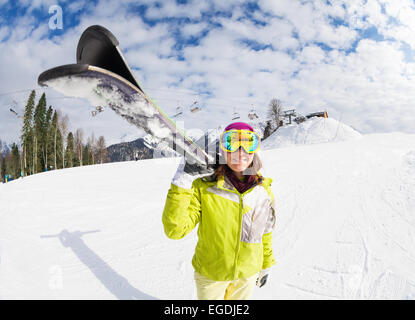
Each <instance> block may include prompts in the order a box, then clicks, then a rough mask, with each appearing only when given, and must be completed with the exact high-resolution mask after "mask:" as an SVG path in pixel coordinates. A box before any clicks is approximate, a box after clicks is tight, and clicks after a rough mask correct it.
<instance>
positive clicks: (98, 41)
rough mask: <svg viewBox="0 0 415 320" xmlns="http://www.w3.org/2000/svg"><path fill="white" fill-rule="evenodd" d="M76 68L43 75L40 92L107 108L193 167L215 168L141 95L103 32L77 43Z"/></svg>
mask: <svg viewBox="0 0 415 320" xmlns="http://www.w3.org/2000/svg"><path fill="white" fill-rule="evenodd" d="M76 61H77V63H76V64H68V65H63V66H59V67H55V68H52V69H49V70H46V71H44V72H43V73H42V74H40V76H39V78H38V83H39V85H41V86H47V87H50V88H53V89H54V90H56V91H58V92H60V93H62V94H64V95H67V96H73V97H78V98H85V99H87V100H88V101H89V102H90V103H91V104H92V105H93V106H108V107H110V108H111V109H112V110H113V111H115V112H116V113H117V114H118V115H120V116H121V117H123V118H124V119H126V120H127V121H128V122H129V123H131V124H133V125H135V126H136V127H138V128H140V129H143V130H144V131H145V132H146V133H148V134H150V135H152V136H153V137H154V138H155V139H156V141H158V142H159V143H160V144H161V143H164V144H168V145H169V146H171V147H172V148H173V149H174V150H175V151H177V152H178V153H179V154H181V155H183V156H185V158H186V160H187V161H188V162H189V163H192V164H201V165H203V164H206V163H214V162H215V156H214V155H215V151H216V150H212V154H210V153H208V152H207V151H205V150H204V149H203V148H202V147H200V146H199V145H198V144H196V143H194V142H193V141H192V140H191V139H190V138H189V137H187V136H186V134H185V132H184V131H183V130H182V129H180V128H179V127H178V126H177V125H176V123H175V122H174V121H173V120H172V119H171V118H170V117H169V116H168V115H167V114H166V113H165V112H164V111H163V110H162V109H161V108H160V107H159V106H158V105H157V104H156V103H154V101H152V100H151V99H150V97H149V96H148V95H147V94H146V93H145V92H144V91H143V90H142V89H141V86H140V84H139V83H138V81H137V80H136V78H135V77H134V74H133V72H132V70H131V68H130V67H129V65H128V63H127V61H126V59H125V57H124V55H123V54H122V51H121V49H120V47H119V43H118V40H117V39H116V37H115V36H114V35H113V34H112V33H111V32H110V31H109V30H107V29H106V28H104V27H102V26H91V27H89V28H87V29H86V30H85V31H84V32H83V34H82V35H81V38H80V40H79V42H78V46H77V50H76Z"/></svg>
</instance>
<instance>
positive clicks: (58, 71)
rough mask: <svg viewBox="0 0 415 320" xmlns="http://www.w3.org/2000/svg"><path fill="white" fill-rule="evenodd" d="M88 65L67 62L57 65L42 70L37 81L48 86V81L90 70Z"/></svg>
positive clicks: (43, 85)
mask: <svg viewBox="0 0 415 320" xmlns="http://www.w3.org/2000/svg"><path fill="white" fill-rule="evenodd" d="M88 67H89V66H88V65H87V64H67V65H63V66H59V67H55V68H52V69H49V70H46V71H44V72H42V73H41V74H40V75H39V77H38V79H37V83H38V84H39V85H40V86H42V87H47V86H48V84H47V82H48V81H51V80H54V79H58V78H62V77H67V76H72V75H76V74H80V73H83V72H85V71H87V70H88Z"/></svg>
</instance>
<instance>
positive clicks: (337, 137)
mask: <svg viewBox="0 0 415 320" xmlns="http://www.w3.org/2000/svg"><path fill="white" fill-rule="evenodd" d="M360 137H361V134H360V133H359V132H357V131H356V130H354V129H352V128H351V127H349V126H347V125H345V124H344V123H341V122H339V121H337V120H335V119H333V118H327V119H326V118H311V119H308V120H307V121H305V122H303V123H301V124H291V125H288V126H285V127H281V128H279V129H278V130H277V131H276V132H274V133H273V134H272V135H271V136H269V137H268V138H267V139H265V140H264V142H263V143H262V146H261V148H262V149H263V150H267V149H275V148H283V147H290V146H294V145H304V144H316V143H326V142H336V141H347V140H354V139H359V138H360Z"/></svg>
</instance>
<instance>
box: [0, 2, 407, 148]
mask: <svg viewBox="0 0 415 320" xmlns="http://www.w3.org/2000/svg"><path fill="white" fill-rule="evenodd" d="M0 1H1V0H0ZM330 2H331V3H332V5H327V3H326V1H315V2H300V1H291V0H290V1H288V0H281V1H273V0H272V1H271V0H260V1H258V4H259V6H260V8H261V11H257V12H254V16H255V18H256V19H257V20H258V21H260V22H261V23H262V24H257V23H255V22H254V21H251V20H250V19H249V18H248V17H246V16H244V10H243V8H242V7H241V3H242V2H241V1H229V2H228V1H219V0H217V1H216V0H215V1H213V0H211V1H205V2H201V1H191V2H189V3H188V4H185V5H178V4H175V2H174V1H171V2H165V3H164V2H163V4H162V6H161V8H156V6H155V5H154V2H152V1H150V0H146V1H141V3H148V5H149V6H150V8H149V10H147V11H146V16H147V17H153V18H157V19H161V22H159V23H157V24H155V25H153V26H149V25H147V24H145V23H144V22H143V20H142V18H141V17H140V16H139V15H137V14H136V13H134V12H131V11H129V9H128V6H127V5H126V2H116V1H109V0H101V1H99V2H98V4H97V5H96V6H94V5H91V4H88V7H87V8H88V11H87V13H86V12H85V11H84V10H85V8H84V10H81V11H78V9H79V8H81V7H82V6H81V5H82V3H81V2H76V3H73V4H72V5H70V8H71V9H70V11H71V10H72V11H73V12H77V13H76V14H77V15H79V17H80V24H79V25H78V26H76V27H74V28H72V29H69V30H65V33H64V34H63V35H61V36H56V37H54V38H52V39H47V38H45V36H46V35H48V34H49V32H50V31H49V30H48V29H47V22H45V23H44V24H41V25H40V26H38V27H36V28H35V27H34V26H35V23H36V21H35V20H34V18H33V17H32V18H31V17H30V16H28V17H27V16H25V17H22V18H21V19H18V21H17V25H16V26H15V27H13V28H9V27H8V26H4V27H0V39H1V38H4V37H5V35H7V36H8V35H10V38H8V40H7V42H6V43H1V42H0V66H1V68H0V81H1V83H2V89H1V92H7V91H16V90H19V89H26V88H31V87H36V79H37V76H38V74H39V73H40V72H41V71H42V70H44V69H47V68H50V67H54V66H57V65H61V64H67V63H72V62H74V61H75V49H76V43H77V41H78V38H79V36H80V34H81V33H82V31H83V30H84V29H85V28H86V27H88V26H89V25H92V24H101V25H103V26H105V27H107V28H108V29H110V30H111V31H112V32H113V33H114V34H115V35H116V37H117V38H118V40H119V41H120V46H121V48H122V49H123V51H124V52H125V53H126V57H127V60H128V61H129V62H130V64H131V65H132V66H133V68H134V69H135V70H136V76H137V78H138V80H139V81H140V82H141V84H142V86H143V88H144V90H145V91H147V92H150V94H151V96H152V98H153V99H154V100H156V101H159V103H160V106H161V107H162V108H163V109H165V110H166V112H167V113H168V114H173V113H174V111H175V109H176V107H177V105H178V104H179V103H180V104H183V105H190V104H191V103H192V102H194V100H195V99H197V100H199V101H200V102H201V103H202V104H204V105H205V107H206V111H205V113H203V114H202V116H199V118H198V117H196V116H194V118H192V121H191V124H192V126H196V125H197V127H199V128H208V127H215V126H216V124H218V123H219V122H220V124H224V123H226V122H229V121H230V120H231V115H232V113H233V109H234V108H237V109H238V111H240V112H241V113H247V112H248V110H249V109H250V108H251V106H252V105H253V104H254V105H255V106H256V108H257V111H258V112H259V113H260V114H262V115H263V114H265V108H266V105H267V104H268V102H269V100H270V99H271V98H272V97H276V98H279V99H281V100H282V101H283V103H284V104H285V105H286V106H288V107H296V108H298V111H299V112H303V113H307V112H312V111H317V110H318V109H320V108H325V109H327V110H328V111H329V115H330V116H331V115H333V116H336V117H338V118H340V117H341V118H342V121H347V122H348V123H349V124H351V125H353V126H354V127H355V128H357V129H359V130H361V131H364V132H375V131H391V130H402V131H408V132H414V130H415V128H414V126H413V121H415V116H413V112H412V111H411V110H412V108H413V107H412V101H414V100H415V88H414V84H413V83H414V81H413V80H414V77H415V64H414V63H413V62H412V61H409V62H408V61H405V57H404V54H403V52H402V49H401V44H402V42H406V43H408V44H410V45H411V46H412V48H415V38H414V36H413V35H414V34H415V32H413V28H414V25H413V22H412V20H411V19H410V18H411V14H412V13H413V10H414V8H413V5H412V4H411V3H410V2H404V1H402V2H401V5H399V6H398V5H394V3H396V2H394V1H386V0H379V2H378V1H376V0H368V1H364V0H353V1H340V0H338V1H337V0H333V1H330ZM127 3H132V1H128V2H127ZM22 4H23V2H22ZM48 4H49V2H48V1H36V2H34V3H32V4H30V3H29V2H26V5H27V6H29V5H30V6H31V7H35V6H42V5H48ZM343 4H345V7H343ZM382 8H384V11H383V10H382ZM213 10H231V11H229V12H230V13H232V14H231V15H229V17H224V16H223V15H222V16H220V17H211V18H209V19H207V18H206V17H205V16H204V15H203V13H204V12H207V11H209V12H210V13H212V12H213ZM64 14H65V12H64ZM269 14H270V15H269ZM167 17H174V18H190V21H189V23H186V22H183V21H180V24H178V23H177V21H175V20H172V21H170V20H164V19H163V18H167ZM391 17H392V18H393V19H396V21H398V22H399V23H392V24H391V23H390V18H391ZM333 19H339V21H343V23H341V24H339V23H336V24H334V23H333ZM217 23H219V24H220V25H221V26H220V27H218V26H217ZM370 27H375V28H376V29H377V30H378V32H379V33H380V34H381V35H383V36H384V37H385V38H386V40H385V41H374V40H370V39H359V36H360V35H359V32H358V30H357V29H359V28H363V29H365V28H370ZM204 31H207V32H206V34H205V33H204V37H203V38H201V39H199V41H198V45H194V44H189V45H186V44H181V45H182V46H183V48H182V49H178V46H177V39H176V38H175V34H176V33H178V32H180V34H181V35H182V36H183V37H185V38H186V37H187V38H189V37H190V36H197V37H199V36H200V35H201V33H202V32H204ZM321 44H324V45H326V46H328V47H330V48H331V49H330V50H326V49H325V47H324V46H321ZM352 44H353V45H355V46H356V47H355V48H352ZM256 45H257V46H256ZM179 47H180V46H179ZM179 57H180V58H179ZM182 58H183V59H184V60H183V59H182ZM16 61H18V62H19V63H18V64H17V63H16ZM201 91H203V92H211V95H210V96H207V95H206V94H202V93H200V94H199V95H198V94H197V92H201ZM1 92H0V93H1ZM40 92H41V91H39V93H40ZM47 92H48V96H49V97H50V98H51V99H50V102H51V103H52V104H53V105H54V106H55V107H57V108H62V110H63V111H64V112H66V113H68V114H69V116H70V118H71V123H72V126H73V129H74V130H76V129H77V128H78V127H83V128H84V129H86V134H88V133H89V132H92V131H95V135H96V136H98V135H101V134H104V135H105V136H106V137H107V138H108V140H114V139H116V138H117V137H120V136H121V135H122V134H123V133H131V132H136V131H137V130H136V129H135V128H133V127H130V126H128V125H127V123H126V122H125V121H123V120H122V119H119V117H118V116H116V115H115V114H112V112H111V111H108V112H105V113H104V114H101V115H100V116H99V118H94V119H92V121H91V117H90V111H91V107H89V106H88V104H87V103H86V102H85V101H80V100H76V99H61V98H62V97H61V96H59V95H58V94H57V93H54V92H53V91H51V90H50V91H47ZM27 95H28V93H24V94H20V96H19V98H20V100H25V99H27ZM16 97H17V96H16ZM53 97H56V99H52V98H53ZM6 98H7V99H8V100H7V99H6ZM10 99H11V97H6V96H3V97H0V102H4V103H5V105H7V103H9V102H10ZM402 114H405V115H406V118H405V120H402V121H401V115H402ZM5 119H6V120H5ZM189 119H190V118H189ZM408 119H409V120H408ZM13 121H16V120H15V118H13V115H12V114H11V113H10V112H9V111H8V108H7V109H5V108H4V107H3V108H2V109H0V137H4V136H5V132H6V130H5V126H6V123H7V125H8V124H9V123H12V122H13ZM189 121H190V120H189ZM411 121H412V122H411ZM189 123H190V122H189ZM186 126H187V127H190V125H188V123H186ZM7 130H10V128H7ZM88 130H89V131H88ZM16 136H17V133H16Z"/></svg>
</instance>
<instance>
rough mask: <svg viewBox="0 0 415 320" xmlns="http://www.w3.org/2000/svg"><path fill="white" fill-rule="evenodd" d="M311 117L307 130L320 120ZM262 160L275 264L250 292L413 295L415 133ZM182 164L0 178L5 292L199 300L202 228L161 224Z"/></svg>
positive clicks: (281, 152)
mask: <svg viewBox="0 0 415 320" xmlns="http://www.w3.org/2000/svg"><path fill="white" fill-rule="evenodd" d="M316 120H317V121H312V122H310V123H311V124H313V123H314V124H313V125H311V124H310V128H309V132H310V130H312V127H313V126H315V127H317V126H318V127H320V128H323V126H322V122H321V121H320V119H316ZM325 123H326V128H327V127H328V126H330V125H331V121H326V122H325ZM344 128H346V127H344ZM287 130H295V129H294V128H291V129H289V128H287ZM304 130H305V129H304ZM339 132H341V130H339ZM345 132H346V131H345ZM321 136H324V134H323V133H322V134H321ZM272 138H273V139H274V138H275V140H276V141H278V140H279V137H277V136H275V137H272ZM270 139H271V138H270ZM292 141H295V139H293V140H292ZM307 141H308V142H310V141H309V140H308V139H307ZM314 141H315V140H314ZM272 142H275V141H272V140H269V143H272ZM264 144H265V143H264ZM275 144H276V145H277V143H275ZM262 158H263V164H264V174H266V175H267V176H270V177H272V178H273V179H274V182H273V191H274V193H275V196H276V205H277V217H278V221H277V227H276V230H275V233H274V240H273V242H274V252H275V257H276V260H277V265H276V266H274V267H273V268H272V271H271V275H270V278H269V281H268V283H267V284H266V286H265V287H263V288H261V289H259V288H256V290H255V292H254V295H253V298H254V299H300V298H302V299H381V298H385V299H415V272H414V270H415V135H409V134H401V133H389V134H372V135H363V136H359V138H358V139H352V140H350V139H346V140H345V141H338V140H337V139H335V142H329V143H319V144H309V145H299V146H296V147H291V148H278V149H272V150H267V151H263V152H262ZM179 162H180V158H170V159H152V160H142V161H137V162H136V161H131V162H123V163H109V164H103V165H94V166H86V167H80V168H70V169H64V170H58V171H50V172H47V173H42V174H37V175H34V176H30V177H26V178H24V179H19V180H16V181H12V182H10V183H8V184H2V185H0V203H1V205H2V207H1V210H0V299H153V298H154V299H196V293H195V288H194V280H193V268H192V265H191V258H192V256H193V251H194V248H195V245H196V241H197V232H196V230H193V231H192V232H191V233H190V234H189V235H188V236H187V237H185V238H184V239H182V240H176V241H175V240H170V239H168V238H167V237H166V236H165V235H164V232H163V227H162V223H161V215H162V210H163V207H164V201H165V198H166V194H167V191H168V188H169V186H170V180H171V178H172V177H173V175H174V172H175V170H176V168H177V165H178V164H179Z"/></svg>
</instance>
